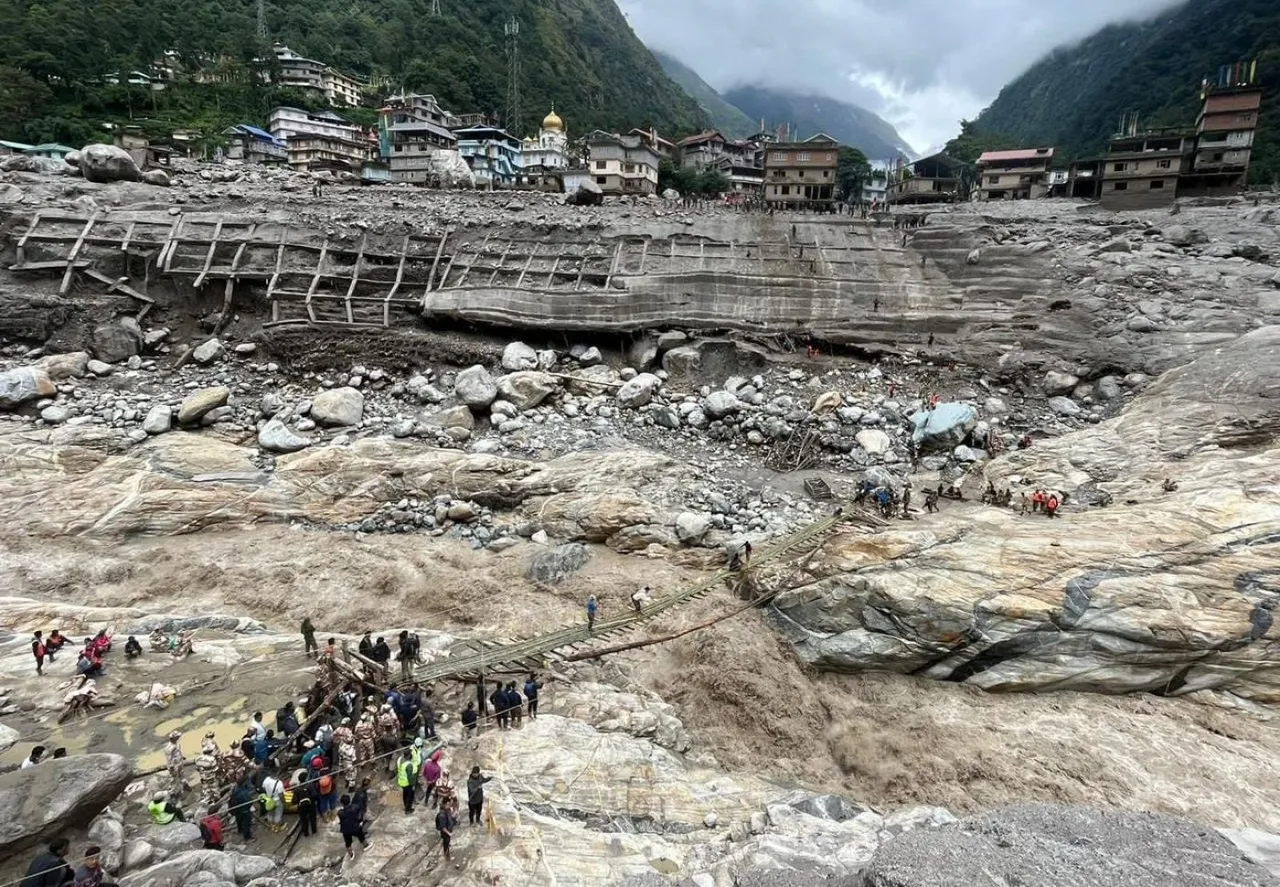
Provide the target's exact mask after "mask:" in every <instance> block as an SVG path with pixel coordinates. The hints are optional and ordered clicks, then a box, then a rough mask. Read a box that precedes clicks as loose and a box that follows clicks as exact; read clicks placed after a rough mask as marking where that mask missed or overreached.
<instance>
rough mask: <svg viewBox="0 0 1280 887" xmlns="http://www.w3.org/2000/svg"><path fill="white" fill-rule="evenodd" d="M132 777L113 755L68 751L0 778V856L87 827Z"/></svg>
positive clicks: (123, 762) (127, 768) (131, 770)
mask: <svg viewBox="0 0 1280 887" xmlns="http://www.w3.org/2000/svg"><path fill="white" fill-rule="evenodd" d="M132 778H133V768H132V767H131V766H129V762H128V761H126V760H125V759H124V758H122V757H120V756H119V755H103V754H88V755H74V756H71V757H67V758H62V759H60V760H56V761H55V760H50V761H46V762H45V763H42V764H41V765H40V766H38V767H30V768H28V769H26V770H14V771H12V772H10V773H6V774H4V775H2V776H0V810H4V815H3V816H0V859H3V858H5V857H8V856H10V855H12V854H15V853H18V852H20V851H22V850H25V849H27V848H30V847H34V846H36V845H37V844H40V843H42V842H44V841H48V840H49V839H50V838H53V837H55V836H57V835H58V834H60V833H61V832H62V831H63V830H65V829H68V828H71V827H74V826H84V825H88V824H89V821H90V820H91V819H93V817H95V816H97V815H98V814H99V813H100V812H102V809H103V808H104V807H106V806H107V804H109V803H111V801H113V800H114V799H115V798H116V796H117V795H119V794H120V792H122V791H124V787H125V786H126V785H128V784H129V781H130V780H131V779H132Z"/></svg>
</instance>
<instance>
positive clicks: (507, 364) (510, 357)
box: [502, 342, 538, 373]
mask: <svg viewBox="0 0 1280 887" xmlns="http://www.w3.org/2000/svg"><path fill="white" fill-rule="evenodd" d="M502 368H503V369H504V370H506V371H507V372H508V373H518V372H520V371H521V370H536V369H537V368H538V352H537V351H534V350H533V349H532V348H530V347H529V346H528V345H526V344H525V343H524V342H512V343H511V344H510V345H508V346H507V347H506V348H504V349H503V351H502Z"/></svg>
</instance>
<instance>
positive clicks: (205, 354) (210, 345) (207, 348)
mask: <svg viewBox="0 0 1280 887" xmlns="http://www.w3.org/2000/svg"><path fill="white" fill-rule="evenodd" d="M225 353H226V349H225V348H224V347H223V346H222V342H220V341H219V340H218V339H216V338H214V339H207V340H205V341H204V342H201V343H200V344H199V345H197V346H196V350H195V351H193V352H191V359H192V360H194V361H195V362H196V363H198V364H200V365H201V366H208V365H209V364H211V363H213V362H214V361H215V360H217V359H218V358H220V357H222V355H223V354H225Z"/></svg>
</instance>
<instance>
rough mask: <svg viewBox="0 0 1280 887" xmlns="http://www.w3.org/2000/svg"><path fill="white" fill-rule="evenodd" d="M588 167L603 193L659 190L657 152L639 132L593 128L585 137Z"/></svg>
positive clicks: (651, 192) (643, 192) (642, 192)
mask: <svg viewBox="0 0 1280 887" xmlns="http://www.w3.org/2000/svg"><path fill="white" fill-rule="evenodd" d="M587 150H588V152H589V154H590V157H591V160H590V162H589V164H588V168H589V169H590V170H591V175H592V177H593V178H594V179H595V182H596V184H597V185H599V186H600V190H601V191H603V192H604V193H606V194H653V193H655V192H656V191H657V190H658V161H659V159H660V158H659V155H658V151H657V150H656V149H655V148H653V147H652V146H651V145H650V144H649V143H648V142H647V141H646V140H645V138H644V136H643V135H642V134H634V135H632V134H628V135H617V134H615V133H610V132H602V131H600V130H596V131H595V132H593V133H592V134H591V135H590V136H588V137H587Z"/></svg>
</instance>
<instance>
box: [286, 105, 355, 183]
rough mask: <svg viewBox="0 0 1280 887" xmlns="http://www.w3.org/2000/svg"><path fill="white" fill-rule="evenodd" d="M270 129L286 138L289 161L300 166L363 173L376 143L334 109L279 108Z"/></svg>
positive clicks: (295, 166)
mask: <svg viewBox="0 0 1280 887" xmlns="http://www.w3.org/2000/svg"><path fill="white" fill-rule="evenodd" d="M267 129H268V130H270V132H271V135H273V136H275V137H276V138H278V139H283V140H284V142H285V145H286V150H287V151H288V155H289V165H290V166H291V167H293V168H294V169H299V170H320V169H332V170H338V171H347V172H353V173H359V172H360V168H361V167H362V166H363V165H364V162H365V161H366V160H368V159H369V158H370V156H371V155H372V154H373V153H374V152H373V149H374V148H375V147H376V144H375V143H372V142H370V140H369V137H368V135H367V134H366V133H365V132H364V130H362V129H361V128H360V127H359V126H357V125H356V124H354V123H352V122H351V121H349V120H346V119H344V118H342V117H339V116H338V115H337V114H334V113H333V112H331V111H304V110H302V109H301V108H289V107H280V108H276V109H274V110H273V111H272V112H271V116H270V118H269V121H268V124H267Z"/></svg>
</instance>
